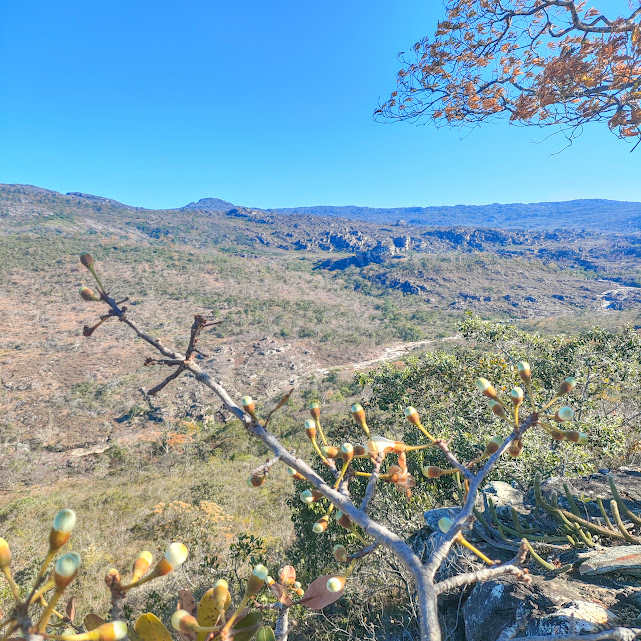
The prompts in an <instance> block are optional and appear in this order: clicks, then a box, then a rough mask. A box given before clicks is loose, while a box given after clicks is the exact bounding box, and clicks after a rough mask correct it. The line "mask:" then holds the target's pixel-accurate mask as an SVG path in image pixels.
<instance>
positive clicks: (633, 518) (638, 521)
mask: <svg viewBox="0 0 641 641" xmlns="http://www.w3.org/2000/svg"><path fill="white" fill-rule="evenodd" d="M608 482H609V483H610V490H611V491H612V496H613V497H614V500H615V501H616V502H617V506H618V508H619V510H620V511H621V512H623V514H625V515H626V516H627V517H628V518H629V519H630V521H632V522H633V523H636V524H637V525H641V518H639V517H638V516H637V515H636V514H634V513H633V512H631V511H630V510H629V509H628V507H627V506H626V504H625V503H624V502H623V499H622V498H621V495H620V494H619V490H618V489H617V486H616V484H615V483H614V478H613V477H612V476H608Z"/></svg>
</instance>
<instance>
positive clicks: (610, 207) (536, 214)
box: [267, 199, 641, 232]
mask: <svg viewBox="0 0 641 641" xmlns="http://www.w3.org/2000/svg"><path fill="white" fill-rule="evenodd" d="M267 211H269V212H275V213H276V212H278V213H283V214H293V213H297V214H307V215H317V216H337V217H340V218H349V219H355V220H363V221H367V222H375V223H384V224H385V223H386V224H388V225H389V224H393V223H396V222H398V221H402V222H404V223H407V224H411V225H427V226H434V227H452V226H463V227H484V228H491V229H531V230H545V229H573V230H586V231H595V232H623V231H639V230H641V203H638V202H625V201H618V200H605V199H582V200H569V201H562V202H541V203H511V204H501V203H494V204H491V205H453V206H432V207H391V208H375V207H357V206H337V207H332V206H314V207H289V208H281V209H269V210H267Z"/></svg>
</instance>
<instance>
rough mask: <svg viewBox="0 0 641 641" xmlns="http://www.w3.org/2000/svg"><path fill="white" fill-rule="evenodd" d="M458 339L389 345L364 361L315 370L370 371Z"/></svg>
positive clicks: (446, 338) (320, 372)
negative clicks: (427, 348) (416, 351)
mask: <svg viewBox="0 0 641 641" xmlns="http://www.w3.org/2000/svg"><path fill="white" fill-rule="evenodd" d="M458 338H460V336H458V335H454V336H446V337H445V338H438V339H430V340H423V341H413V342H409V343H397V344H395V345H390V346H389V347H385V348H384V349H383V351H382V352H380V353H379V354H378V356H375V357H374V358H370V359H368V360H365V361H357V362H355V363H344V364H342V365H335V366H333V367H321V368H319V369H317V370H316V372H317V373H318V374H323V375H324V374H329V372H337V371H339V372H340V371H344V370H348V369H353V370H354V371H358V370H364V369H370V368H371V367H374V366H375V365H380V364H382V363H387V362H389V361H393V360H396V359H399V358H405V357H406V356H407V355H409V354H411V353H412V352H413V351H414V350H417V349H419V348H421V347H425V346H427V345H434V343H438V342H445V341H454V340H457V339H458Z"/></svg>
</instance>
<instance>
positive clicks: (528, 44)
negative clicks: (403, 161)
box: [375, 0, 641, 146]
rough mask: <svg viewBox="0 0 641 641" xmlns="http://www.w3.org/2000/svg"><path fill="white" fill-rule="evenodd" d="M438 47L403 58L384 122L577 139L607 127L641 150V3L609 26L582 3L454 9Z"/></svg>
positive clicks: (527, 1) (476, 4) (419, 46)
mask: <svg viewBox="0 0 641 641" xmlns="http://www.w3.org/2000/svg"><path fill="white" fill-rule="evenodd" d="M446 11H447V14H446V18H445V20H443V21H442V22H440V23H439V25H438V28H437V30H436V34H435V36H434V38H431V39H430V38H428V37H425V38H423V39H422V40H420V41H419V42H417V43H416V44H415V45H414V46H413V47H412V50H411V52H410V53H409V54H406V53H404V52H403V53H401V54H399V59H400V60H401V62H402V63H403V67H402V68H401V70H400V71H399V72H398V75H397V90H396V91H394V92H393V93H392V94H391V96H390V98H389V99H388V100H387V101H386V102H385V103H384V104H383V105H382V106H381V107H380V108H379V109H377V110H376V111H375V117H376V118H378V119H382V120H410V121H415V122H421V121H425V120H429V119H431V120H433V121H435V122H436V123H438V124H441V123H442V124H448V125H454V126H461V125H470V124H471V125H474V124H478V123H482V122H486V121H493V120H496V119H497V118H499V117H501V116H507V117H508V118H509V120H510V121H511V122H513V123H517V124H524V125H538V126H549V125H552V126H556V127H557V128H558V129H560V130H561V131H563V132H564V134H565V135H566V136H567V137H568V139H572V138H574V137H576V136H577V135H578V134H579V133H580V132H581V129H582V127H583V125H585V124H586V123H589V122H606V123H607V124H608V127H609V128H610V130H611V131H612V132H613V133H614V134H615V135H616V136H617V137H619V138H622V139H631V140H633V141H634V139H637V140H636V141H635V146H636V144H638V141H639V140H641V2H640V1H639V0H630V6H629V10H628V11H627V13H626V14H625V15H622V16H606V15H604V14H603V13H601V11H600V10H599V9H597V8H596V7H594V6H590V4H589V3H587V2H576V1H575V0H446Z"/></svg>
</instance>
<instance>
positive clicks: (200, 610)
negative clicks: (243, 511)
mask: <svg viewBox="0 0 641 641" xmlns="http://www.w3.org/2000/svg"><path fill="white" fill-rule="evenodd" d="M335 578H338V579H339V580H342V581H343V582H342V586H344V577H333V576H332V577H330V579H329V580H328V579H327V577H321V578H319V579H317V580H316V581H314V582H313V583H312V584H311V585H310V586H309V592H310V593H311V594H308V593H306V592H305V591H304V590H303V588H302V586H301V584H300V583H299V582H298V581H297V580H296V570H295V569H294V568H293V567H292V566H291V565H285V566H284V567H282V568H281V569H280V571H279V573H278V580H276V579H274V578H273V577H272V576H270V575H269V573H268V570H267V568H266V567H265V566H264V565H262V564H258V565H256V566H255V567H254V568H253V570H252V572H251V574H250V575H249V577H248V579H247V581H246V583H245V591H244V594H243V598H242V600H241V601H240V603H239V604H238V605H237V606H236V607H235V608H233V609H232V607H231V606H232V599H231V595H230V593H229V585H228V584H227V581H225V580H224V579H218V581H216V583H215V584H214V587H213V588H210V589H209V590H207V592H205V594H204V595H203V597H202V598H201V600H200V602H199V604H198V606H197V607H196V608H195V609H192V610H187V609H184V608H183V607H182V606H181V605H180V604H179V609H178V610H176V612H174V613H173V615H172V617H171V626H172V627H173V629H174V630H176V631H177V632H179V633H181V634H186V635H190V634H195V635H196V639H201V638H202V639H207V638H212V639H213V638H217V639H231V638H239V639H240V638H242V639H247V640H249V639H252V638H254V636H255V635H256V634H257V636H258V638H260V639H274V638H275V637H274V632H273V630H271V628H269V627H267V626H263V624H262V614H261V610H262V608H261V607H257V608H256V609H253V608H254V607H255V606H256V601H255V600H256V597H257V596H258V594H259V593H260V592H261V590H262V589H263V587H267V588H269V590H270V591H271V593H272V595H273V596H274V597H275V598H276V599H277V600H278V602H279V603H280V612H283V611H286V610H288V609H289V608H290V607H292V606H293V605H302V606H305V607H308V608H320V607H324V606H325V605H328V604H329V603H331V602H333V601H334V600H336V599H338V598H340V596H341V594H340V592H341V590H342V588H340V587H339V588H338V589H334V588H336V582H335V581H334V582H332V583H331V584H330V582H329V581H330V580H331V579H335ZM321 584H322V586H321ZM334 592H338V594H333V593H334ZM328 595H331V596H328ZM194 603H195V602H194ZM263 607H264V606H263ZM135 630H136V633H137V634H138V636H139V637H140V638H141V640H142V641H157V639H159V638H166V639H168V638H170V635H169V631H168V630H167V629H166V628H165V627H164V625H163V624H162V623H161V622H160V621H159V620H158V619H157V618H156V617H154V615H151V614H144V615H141V616H140V617H139V619H138V621H137V622H136V625H135Z"/></svg>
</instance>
